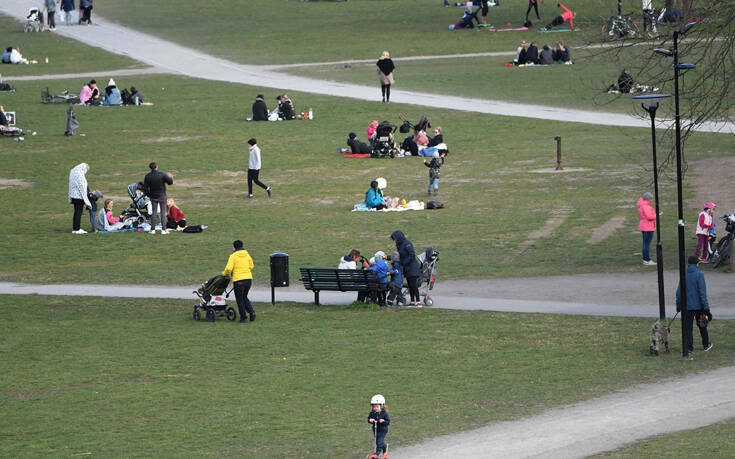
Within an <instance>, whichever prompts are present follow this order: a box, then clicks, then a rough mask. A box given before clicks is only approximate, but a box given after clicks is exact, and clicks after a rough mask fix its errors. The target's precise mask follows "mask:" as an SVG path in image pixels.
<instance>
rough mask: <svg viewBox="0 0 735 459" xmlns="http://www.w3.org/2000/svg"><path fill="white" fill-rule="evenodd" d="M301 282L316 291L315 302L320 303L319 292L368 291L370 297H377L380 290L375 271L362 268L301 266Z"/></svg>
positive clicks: (305, 286) (307, 288)
mask: <svg viewBox="0 0 735 459" xmlns="http://www.w3.org/2000/svg"><path fill="white" fill-rule="evenodd" d="M299 270H300V271H301V282H303V283H304V288H306V290H312V291H313V292H314V303H315V304H319V292H320V291H322V290H331V291H337V292H367V293H368V295H367V297H368V298H375V297H376V295H377V292H378V287H379V286H378V279H377V278H376V277H375V271H372V270H362V269H327V268H299Z"/></svg>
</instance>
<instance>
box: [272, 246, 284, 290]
mask: <svg viewBox="0 0 735 459" xmlns="http://www.w3.org/2000/svg"><path fill="white" fill-rule="evenodd" d="M271 287H288V254H287V253H280V252H277V253H272V254H271Z"/></svg>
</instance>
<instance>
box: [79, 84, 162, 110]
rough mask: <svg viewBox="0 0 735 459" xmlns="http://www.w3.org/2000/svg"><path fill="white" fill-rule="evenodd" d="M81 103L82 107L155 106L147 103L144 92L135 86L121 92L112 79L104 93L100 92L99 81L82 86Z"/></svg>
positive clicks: (80, 92)
mask: <svg viewBox="0 0 735 459" xmlns="http://www.w3.org/2000/svg"><path fill="white" fill-rule="evenodd" d="M79 103H80V104H81V105H105V106H121V105H153V104H151V103H150V102H146V100H145V96H144V95H143V92H141V91H140V90H139V89H138V88H136V87H135V86H131V87H130V90H127V89H123V90H122V91H120V90H119V89H118V88H117V84H116V83H115V80H113V79H112V78H110V80H109V81H108V82H107V86H106V87H105V90H104V93H102V92H100V90H99V88H98V87H97V80H90V82H89V83H87V84H85V85H84V86H82V90H81V91H79Z"/></svg>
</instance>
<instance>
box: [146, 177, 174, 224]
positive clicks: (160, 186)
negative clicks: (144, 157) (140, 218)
mask: <svg viewBox="0 0 735 459" xmlns="http://www.w3.org/2000/svg"><path fill="white" fill-rule="evenodd" d="M148 167H149V168H150V169H151V171H150V172H148V174H146V176H145V178H144V179H143V185H144V186H145V190H146V194H147V195H148V199H150V200H151V204H152V205H153V212H151V230H150V233H151V234H155V233H156V223H155V221H156V214H157V213H158V211H159V209H160V212H161V234H168V230H166V210H167V209H166V201H168V197H167V196H166V186H167V185H173V184H174V178H173V175H171V174H168V173H163V172H161V171H159V170H158V165H157V164H156V163H150V164H149V165H148Z"/></svg>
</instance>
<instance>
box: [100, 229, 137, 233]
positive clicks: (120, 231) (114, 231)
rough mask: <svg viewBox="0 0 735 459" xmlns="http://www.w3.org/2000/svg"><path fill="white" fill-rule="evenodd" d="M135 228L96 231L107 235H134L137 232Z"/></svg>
mask: <svg viewBox="0 0 735 459" xmlns="http://www.w3.org/2000/svg"><path fill="white" fill-rule="evenodd" d="M137 231H138V229H137V228H121V229H118V230H97V232H98V233H100V234H108V233H135V232H137Z"/></svg>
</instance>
